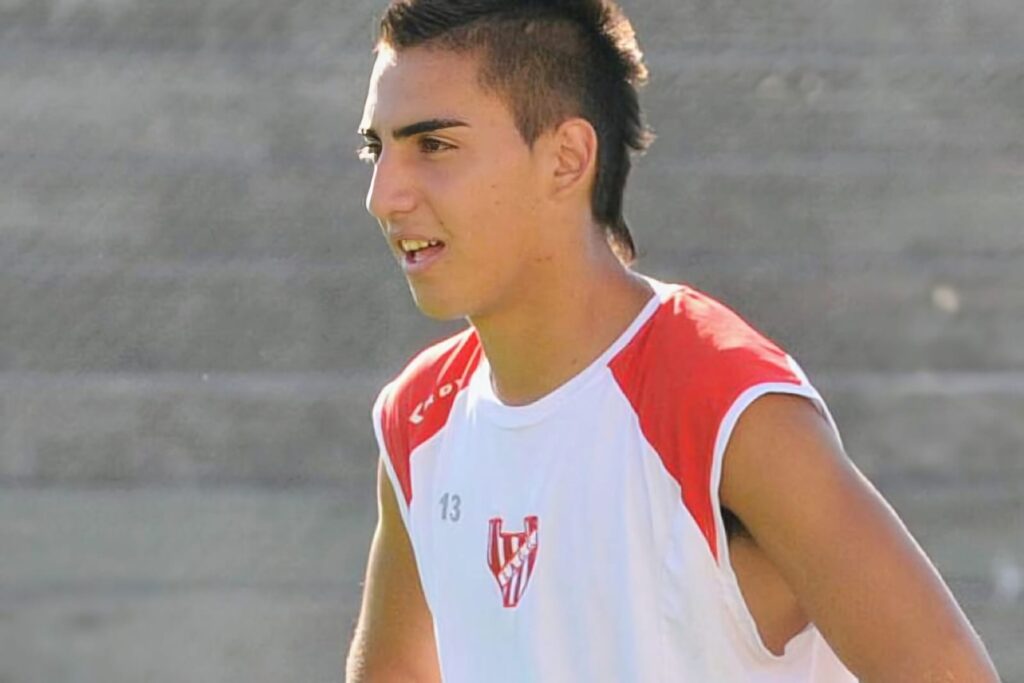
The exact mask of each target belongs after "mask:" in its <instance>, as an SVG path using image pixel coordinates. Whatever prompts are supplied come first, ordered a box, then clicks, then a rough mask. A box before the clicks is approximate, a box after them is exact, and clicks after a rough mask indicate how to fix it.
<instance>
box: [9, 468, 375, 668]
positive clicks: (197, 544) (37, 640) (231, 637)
mask: <svg viewBox="0 0 1024 683" xmlns="http://www.w3.org/2000/svg"><path fill="white" fill-rule="evenodd" d="M347 491H349V492H346V490H343V489H335V490H325V489H319V490H311V491H301V492H291V493H287V494H274V493H267V492H259V491H245V490H203V491H198V490H190V491H189V490H186V491H169V490H147V491H137V492H115V491H91V492H82V491H78V492H71V491H60V490H56V491H46V490H43V491H24V490H23V491H11V490H5V491H4V492H3V494H2V495H0V511H2V513H3V514H2V515H0V547H3V548H4V553H3V562H0V680H4V681H11V683H23V682H24V683H29V682H35V681H62V682H63V681H66V682H69V683H78V682H81V683H86V682H88V683H99V682H100V681H109V682H120V681H123V682H125V683H127V682H128V681H142V680H145V681H172V680H175V681H180V680H182V679H188V680H197V681H199V680H202V681H243V680H244V681H254V682H261V681H268V682H269V681H284V680H303V681H307V680H308V681H323V682H324V683H327V682H328V681H334V682H336V681H339V680H341V679H342V678H343V676H342V674H341V671H342V665H341V662H342V661H343V657H344V652H345V651H346V649H347V643H348V640H349V638H350V637H351V632H352V625H353V623H354V620H355V617H356V614H357V611H358V606H359V599H360V594H361V586H360V584H361V582H362V577H363V572H364V567H365V561H366V551H367V548H368V545H369V538H370V533H371V532H372V524H373V515H375V509H376V507H375V503H374V498H373V494H374V492H373V488H372V487H369V488H365V487H364V488H362V489H358V488H355V487H351V486H350V487H348V489H347Z"/></svg>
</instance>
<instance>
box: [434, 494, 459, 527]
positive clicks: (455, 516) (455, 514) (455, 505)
mask: <svg viewBox="0 0 1024 683" xmlns="http://www.w3.org/2000/svg"><path fill="white" fill-rule="evenodd" d="M438 502H439V503H440V504H441V519H442V521H448V522H457V521H459V518H460V517H462V509H461V507H460V506H461V505H462V499H461V498H459V496H458V494H456V493H446V494H444V495H443V496H441V500H440V501H438Z"/></svg>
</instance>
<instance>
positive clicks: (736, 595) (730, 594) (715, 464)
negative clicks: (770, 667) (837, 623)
mask: <svg viewBox="0 0 1024 683" xmlns="http://www.w3.org/2000/svg"><path fill="white" fill-rule="evenodd" d="M788 361H789V364H790V367H791V369H792V370H793V372H794V374H795V375H796V376H797V377H798V378H799V379H800V384H792V383H789V382H763V383H759V384H755V385H753V386H751V387H749V388H747V389H746V390H745V391H744V392H743V393H741V394H740V395H739V396H738V397H737V398H736V400H735V401H733V403H732V405H731V406H730V407H729V410H728V411H727V412H726V414H725V417H723V418H722V421H721V424H720V425H719V429H718V434H717V436H716V438H715V447H714V452H713V455H712V458H713V459H712V463H711V481H710V486H711V491H710V493H711V511H712V514H713V515H714V520H715V537H716V539H717V544H718V569H719V573H720V575H721V578H722V579H723V585H724V588H725V594H726V599H727V602H728V605H729V608H730V611H731V612H732V614H733V617H734V618H735V620H736V622H737V623H736V625H737V626H738V627H739V628H740V630H741V631H742V632H743V633H742V635H743V637H744V640H746V641H747V644H748V645H749V646H750V648H751V652H752V654H753V655H755V656H756V657H758V658H759V659H763V660H768V661H781V660H783V659H788V658H789V657H790V656H791V655H792V654H793V653H794V648H793V647H792V646H794V645H796V643H797V641H798V640H800V639H801V638H803V637H804V636H806V635H807V631H808V630H809V629H810V628H811V626H810V625H809V626H808V629H805V630H804V631H803V632H801V633H800V634H798V635H796V636H794V638H793V639H792V640H791V641H790V643H789V645H787V647H786V652H785V654H783V655H782V656H779V655H776V654H774V653H772V652H771V651H770V650H769V649H768V648H767V647H766V646H765V644H764V642H763V641H762V640H761V636H760V634H759V633H758V632H757V625H756V623H755V622H754V617H753V615H751V613H750V610H749V609H748V608H747V603H746V601H745V600H744V599H743V594H742V593H741V592H740V587H739V581H738V580H737V578H736V574H735V572H734V571H733V568H732V562H731V560H730V557H729V539H728V536H727V534H726V529H725V520H724V519H723V517H722V505H721V500H720V491H721V483H722V467H723V463H724V459H725V450H726V447H727V446H728V445H729V439H730V438H731V437H732V433H733V430H734V429H735V427H736V423H737V422H738V421H739V418H740V416H741V415H742V414H743V412H744V411H745V410H746V409H747V408H748V407H750V405H751V404H752V403H753V402H754V401H756V400H757V399H759V398H761V397H762V396H766V395H768V394H786V395H790V396H801V397H803V398H806V399H808V400H809V401H810V402H811V403H812V404H813V405H814V407H815V408H816V409H817V410H818V412H819V413H821V415H822V417H824V418H825V419H826V420H827V421H828V423H829V425H830V426H831V427H832V431H833V433H834V434H835V435H836V438H837V439H839V438H840V437H839V429H838V427H837V426H836V422H835V420H834V419H833V418H832V414H831V413H830V412H829V409H828V406H827V405H826V404H825V401H824V399H822V397H821V394H819V393H818V390H817V389H815V388H814V387H813V386H812V385H811V384H810V382H808V380H807V376H806V375H805V374H804V372H803V370H802V369H801V368H800V367H799V366H798V365H797V364H796V362H795V361H793V360H792V358H789V359H788ZM840 443H842V442H841V439H840Z"/></svg>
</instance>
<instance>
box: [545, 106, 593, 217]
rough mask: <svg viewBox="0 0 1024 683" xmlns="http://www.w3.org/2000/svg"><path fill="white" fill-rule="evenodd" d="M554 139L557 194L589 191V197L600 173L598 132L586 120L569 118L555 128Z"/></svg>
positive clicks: (552, 142) (553, 152) (552, 138)
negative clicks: (595, 177)
mask: <svg viewBox="0 0 1024 683" xmlns="http://www.w3.org/2000/svg"><path fill="white" fill-rule="evenodd" d="M550 142H551V148H550V149H551V152H552V154H553V168H554V173H553V175H552V180H553V181H554V192H555V194H557V195H563V196H567V195H572V194H576V193H577V192H585V193H586V194H587V196H588V197H589V196H590V188H591V186H592V185H593V179H594V176H595V175H596V173H597V131H595V130H594V127H593V126H592V125H590V122H589V121H587V120H585V119H582V118H579V117H576V118H571V119H566V120H565V121H563V122H562V123H561V124H559V126H558V127H557V128H556V129H555V130H554V131H553V133H552V137H551V140H550Z"/></svg>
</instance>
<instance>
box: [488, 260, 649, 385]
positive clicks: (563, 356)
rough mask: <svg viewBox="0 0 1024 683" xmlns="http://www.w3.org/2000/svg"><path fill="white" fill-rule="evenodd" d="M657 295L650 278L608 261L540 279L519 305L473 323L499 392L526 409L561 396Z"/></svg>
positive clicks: (524, 294) (520, 298)
mask: <svg viewBox="0 0 1024 683" xmlns="http://www.w3.org/2000/svg"><path fill="white" fill-rule="evenodd" d="M612 258H613V259H614V257H612ZM574 265H578V264H574ZM651 296H652V290H651V287H650V285H649V284H648V283H647V282H646V281H645V280H643V278H641V277H639V276H638V275H636V274H634V273H632V272H631V271H630V270H628V269H627V268H625V267H623V266H622V265H620V264H619V263H618V261H614V260H613V261H609V260H607V259H602V260H599V261H597V262H591V263H588V264H584V265H583V266H582V267H579V268H573V267H572V266H570V267H569V268H566V269H564V270H562V271H560V272H559V273H558V274H557V275H553V276H552V277H551V281H549V282H546V283H543V284H541V283H537V282H535V283H534V286H533V287H531V288H530V289H529V291H526V292H523V294H522V296H519V297H518V298H517V301H516V302H515V305H514V308H511V309H508V310H503V311H501V312H499V313H497V314H493V315H488V316H478V317H473V318H471V319H470V322H471V324H472V325H473V326H474V327H475V328H476V331H477V334H478V335H479V336H480V340H481V343H482V344H483V347H484V353H485V354H486V356H487V360H488V363H489V364H490V366H491V382H492V384H493V387H494V392H495V394H496V395H497V396H498V397H499V398H500V399H501V400H502V401H503V402H504V403H506V404H508V405H526V404H529V403H532V402H534V401H536V400H538V399H540V398H542V397H544V396H545V395H547V394H549V393H550V392H552V391H554V390H555V389H557V388H558V387H559V386H561V385H562V384H564V383H565V382H567V381H568V380H570V379H572V378H573V377H575V376H576V375H577V374H579V373H580V372H581V371H582V370H583V369H585V368H586V367H587V366H588V365H590V364H591V363H592V362H593V361H594V360H595V359H597V358H598V357H599V356H600V355H601V354H602V353H603V352H604V351H605V350H606V349H607V348H608V347H609V346H611V344H612V343H614V341H615V340H616V339H617V338H618V337H619V336H620V335H621V334H622V333H623V332H624V331H625V330H626V328H627V327H628V326H629V324H630V323H631V322H632V321H633V320H634V319H635V318H636V316H637V315H639V313H640V311H641V310H642V309H643V307H644V305H645V304H646V303H647V301H648V300H649V299H650V297H651Z"/></svg>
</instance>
